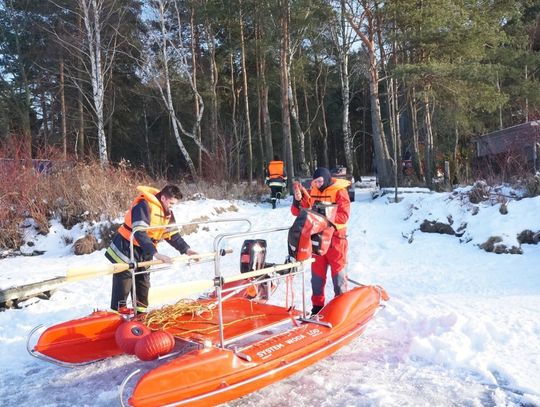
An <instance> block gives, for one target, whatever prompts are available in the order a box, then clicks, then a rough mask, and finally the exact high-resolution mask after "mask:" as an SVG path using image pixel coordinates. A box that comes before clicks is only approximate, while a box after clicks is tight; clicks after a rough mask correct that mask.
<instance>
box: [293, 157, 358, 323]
mask: <svg viewBox="0 0 540 407" xmlns="http://www.w3.org/2000/svg"><path fill="white" fill-rule="evenodd" d="M349 186H350V182H349V181H347V180H344V179H335V178H332V177H331V175H330V171H328V169H327V168H324V167H320V168H317V169H316V170H315V172H314V173H313V181H312V182H311V192H310V193H309V195H308V194H305V193H303V192H302V188H298V187H295V188H294V200H293V204H292V206H291V212H292V214H293V215H294V216H298V215H299V214H300V211H301V208H306V209H311V208H313V207H314V206H317V204H318V203H323V204H324V203H326V204H328V203H332V204H336V205H337V211H336V215H335V219H334V226H335V230H334V233H333V235H332V242H331V244H330V247H329V249H328V251H327V252H326V254H324V255H320V256H319V255H316V254H313V257H314V258H315V262H314V263H313V264H312V265H311V289H312V295H311V303H312V304H313V308H312V310H311V314H313V315H314V314H318V313H319V311H320V310H321V309H322V308H323V306H324V302H325V297H324V287H325V285H326V272H327V268H328V266H330V269H331V271H332V273H331V274H332V282H333V284H334V293H335V295H336V296H338V295H340V294H343V293H344V292H345V291H347V271H346V268H345V266H346V264H347V250H348V242H347V221H348V220H349V214H350V206H351V201H350V198H349V193H348V191H347V188H348V187H349Z"/></svg>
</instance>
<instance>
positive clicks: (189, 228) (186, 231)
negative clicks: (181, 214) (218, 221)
mask: <svg viewBox="0 0 540 407" xmlns="http://www.w3.org/2000/svg"><path fill="white" fill-rule="evenodd" d="M207 220H210V218H209V217H208V216H201V217H199V218H195V219H192V220H191V222H205V221H207ZM198 230H199V225H184V226H182V227H181V228H180V234H181V235H182V236H186V235H190V234H192V233H196V232H197V231H198Z"/></svg>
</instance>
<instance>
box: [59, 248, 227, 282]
mask: <svg viewBox="0 0 540 407" xmlns="http://www.w3.org/2000/svg"><path fill="white" fill-rule="evenodd" d="M223 253H224V254H228V253H232V250H225V251H224V252H223ZM215 256H216V253H215V252H207V253H199V254H194V255H191V256H188V255H182V256H176V257H172V258H171V260H172V261H173V263H180V264H182V263H186V264H188V263H195V262H198V261H200V260H206V259H213V258H214V257H215ZM158 264H166V263H164V262H163V261H161V260H148V261H143V262H140V263H137V267H149V266H155V265H158ZM128 269H129V264H127V263H111V264H102V265H101V264H100V265H91V266H81V267H72V268H70V269H68V271H67V273H66V280H65V281H68V282H72V281H80V280H87V279H90V278H96V277H101V276H106V275H109V274H116V273H121V272H123V271H126V270H128Z"/></svg>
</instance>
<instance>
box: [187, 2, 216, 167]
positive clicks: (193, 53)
mask: <svg viewBox="0 0 540 407" xmlns="http://www.w3.org/2000/svg"><path fill="white" fill-rule="evenodd" d="M190 23H191V24H190V27H191V60H192V69H193V86H194V87H195V90H197V61H198V59H197V50H196V48H197V47H196V44H197V43H198V30H197V29H196V25H195V7H193V6H192V7H191V20H190ZM193 110H194V111H195V117H199V114H200V111H199V103H198V101H197V98H194V99H193ZM195 137H197V138H198V139H199V141H202V140H201V138H202V135H201V129H200V127H199V128H198V129H197V131H196V134H195ZM210 137H212V135H210ZM202 161H203V160H202V149H201V148H200V147H199V148H198V149H197V164H198V169H199V174H202V171H203V168H202Z"/></svg>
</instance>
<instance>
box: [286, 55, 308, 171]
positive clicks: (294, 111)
mask: <svg viewBox="0 0 540 407" xmlns="http://www.w3.org/2000/svg"><path fill="white" fill-rule="evenodd" d="M289 66H290V63H289ZM287 70H288V72H289V74H288V77H289V85H288V87H287V93H288V95H287V96H288V99H289V105H290V109H291V116H292V119H293V123H294V128H295V130H296V133H297V135H298V163H299V165H300V173H301V175H303V176H307V175H308V173H309V167H308V166H307V164H306V151H305V144H304V132H303V130H302V127H300V120H299V119H298V103H297V101H296V92H294V93H293V88H292V83H291V82H292V79H291V74H290V72H291V71H290V69H289V68H288V69H287Z"/></svg>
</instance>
